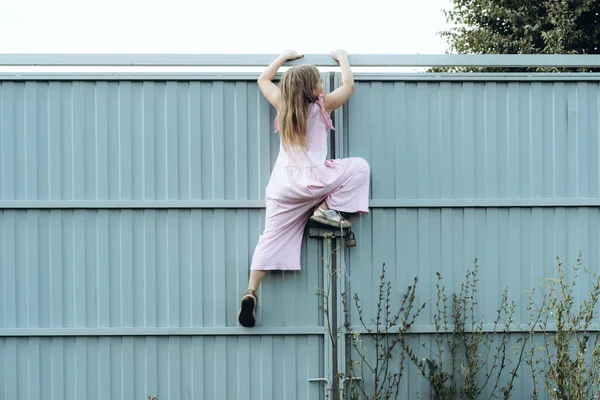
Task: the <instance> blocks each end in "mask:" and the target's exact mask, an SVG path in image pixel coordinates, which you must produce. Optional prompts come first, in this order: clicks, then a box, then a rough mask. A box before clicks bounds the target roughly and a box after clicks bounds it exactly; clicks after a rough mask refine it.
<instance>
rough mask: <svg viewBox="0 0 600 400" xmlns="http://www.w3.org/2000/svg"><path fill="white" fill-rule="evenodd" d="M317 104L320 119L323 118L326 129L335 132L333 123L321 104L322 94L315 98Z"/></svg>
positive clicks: (322, 103) (323, 104)
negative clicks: (319, 110)
mask: <svg viewBox="0 0 600 400" xmlns="http://www.w3.org/2000/svg"><path fill="white" fill-rule="evenodd" d="M317 104H319V108H320V109H321V117H322V118H323V122H325V125H327V128H329V129H331V130H332V131H335V128H334V127H333V122H332V121H331V117H330V116H329V114H328V113H327V110H325V103H324V102H323V95H322V94H320V95H319V97H318V98H317Z"/></svg>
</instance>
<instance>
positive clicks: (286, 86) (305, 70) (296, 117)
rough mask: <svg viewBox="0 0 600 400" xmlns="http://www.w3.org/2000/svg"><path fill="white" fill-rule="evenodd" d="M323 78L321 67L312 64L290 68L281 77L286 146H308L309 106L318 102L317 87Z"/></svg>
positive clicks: (282, 128)
mask: <svg viewBox="0 0 600 400" xmlns="http://www.w3.org/2000/svg"><path fill="white" fill-rule="evenodd" d="M320 81H321V75H320V73H319V70H318V69H317V68H316V67H314V66H312V65H299V66H297V67H293V68H290V69H289V70H287V71H286V72H285V73H284V74H283V78H282V79H281V85H280V86H281V110H279V117H278V118H279V126H280V129H279V133H280V136H281V141H282V144H283V148H284V149H285V150H286V151H288V150H291V149H306V148H307V147H308V144H307V142H306V119H307V115H306V113H307V111H308V105H309V104H310V103H314V102H315V101H316V97H317V96H316V95H315V89H316V88H317V86H318V84H319V82H320Z"/></svg>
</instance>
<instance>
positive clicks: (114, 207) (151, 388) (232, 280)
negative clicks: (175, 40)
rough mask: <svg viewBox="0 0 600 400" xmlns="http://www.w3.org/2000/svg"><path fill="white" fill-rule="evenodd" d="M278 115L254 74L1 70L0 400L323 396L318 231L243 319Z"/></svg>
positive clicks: (270, 277) (273, 155)
mask: <svg viewBox="0 0 600 400" xmlns="http://www.w3.org/2000/svg"><path fill="white" fill-rule="evenodd" d="M274 116H275V115H274V110H273V109H272V108H271V107H269V105H268V103H267V102H266V100H265V99H264V98H263V97H262V95H261V94H260V93H259V90H258V87H257V85H256V83H254V82H248V81H246V80H243V79H240V80H238V81H235V80H231V79H227V80H218V79H216V80H212V81H211V80H193V81H175V80H169V81H160V80H142V81H127V80H120V81H93V80H86V81H76V80H68V79H66V80H63V81H43V80H40V81H33V80H31V81H7V80H5V81H1V82H0V290H1V293H2V294H1V295H0V311H1V313H0V359H3V360H4V362H3V363H0V397H2V398H6V399H34V398H46V397H48V398H52V399H61V400H63V399H64V400H72V399H81V398H87V399H95V398H97V399H106V398H110V399H123V400H125V399H126V400H129V399H134V398H143V399H145V398H146V396H147V395H159V398H160V399H161V400H163V399H181V398H185V399H188V398H189V399H228V398H240V399H241V398H246V399H288V398H289V399H292V398H294V399H295V398H310V399H313V398H316V399H319V398H322V397H323V394H324V393H325V390H324V389H325V387H324V385H323V383H322V382H312V383H309V379H313V378H323V377H328V378H329V379H331V376H330V373H331V372H330V371H329V370H328V369H327V368H326V366H327V365H328V364H329V362H326V361H325V354H327V352H328V350H327V346H328V344H327V343H325V342H324V337H325V333H326V332H325V329H324V327H323V315H322V312H321V311H320V305H321V304H322V301H321V299H320V298H319V297H318V296H316V295H315V292H316V288H317V287H318V286H322V285H323V283H322V282H323V261H322V258H323V251H322V244H321V243H320V242H319V241H318V240H315V239H307V240H305V241H304V244H303V250H302V265H303V270H302V271H299V272H273V273H270V274H269V275H268V276H267V277H266V278H265V280H264V282H263V285H262V286H261V290H260V293H259V296H260V303H261V307H260V309H259V327H257V328H255V329H253V330H248V329H244V328H241V327H239V326H238V324H237V312H238V307H239V300H240V296H241V294H242V293H243V292H244V291H245V289H246V287H247V283H248V272H249V271H248V269H249V264H250V261H251V257H252V253H253V251H254V246H255V245H256V243H257V241H258V237H259V235H260V234H261V233H262V230H263V227H264V211H263V210H262V209H260V208H259V207H261V204H262V202H260V200H262V199H263V198H264V190H265V187H266V184H267V181H268V179H269V175H270V171H271V167H272V165H273V164H274V162H275V158H276V156H277V152H278V149H279V139H278V137H277V135H275V134H273V118H274ZM25 200H29V202H27V203H24V204H25V205H24V206H23V207H18V206H17V203H18V202H19V201H25ZM114 200H118V202H113V203H111V202H109V201H114ZM209 200H213V202H210V201H209ZM38 201H39V203H38ZM15 366H16V368H15Z"/></svg>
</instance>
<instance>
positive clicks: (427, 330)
mask: <svg viewBox="0 0 600 400" xmlns="http://www.w3.org/2000/svg"><path fill="white" fill-rule="evenodd" d="M505 326H506V325H505V324H498V325H496V327H495V331H496V333H497V334H501V333H502V332H503V331H504V328H505ZM368 328H369V329H372V331H373V332H375V327H374V326H368ZM453 329H454V326H453V325H448V332H449V333H451V332H452V330H453ZM528 329H530V328H529V326H527V325H523V327H522V329H519V328H518V327H516V326H514V325H513V326H511V327H510V328H509V329H508V331H509V332H511V333H527V332H528ZM351 332H358V333H359V334H361V335H367V334H368V332H367V329H365V327H364V326H353V327H351ZM351 332H348V331H346V330H344V333H346V334H347V335H351V334H352V333H351ZM482 332H483V333H492V332H494V324H484V325H483V331H482ZM546 332H556V325H548V327H547V330H546ZM588 332H600V324H591V326H590V328H589V329H588ZM409 333H410V334H424V335H425V334H426V335H432V334H435V326H434V325H412V326H411V327H410V332H409ZM534 333H543V331H542V330H541V329H540V328H539V327H537V328H536V329H534ZM389 334H395V333H394V332H393V331H390V332H389Z"/></svg>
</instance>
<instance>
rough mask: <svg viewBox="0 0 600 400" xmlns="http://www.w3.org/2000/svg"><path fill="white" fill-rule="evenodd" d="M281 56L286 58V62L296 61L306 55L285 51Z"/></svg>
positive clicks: (294, 51)
mask: <svg viewBox="0 0 600 400" xmlns="http://www.w3.org/2000/svg"><path fill="white" fill-rule="evenodd" d="M281 56H282V57H284V58H285V59H286V60H296V59H298V58H302V57H304V54H300V53H298V52H297V51H296V50H284V51H283V52H282V53H281Z"/></svg>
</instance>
